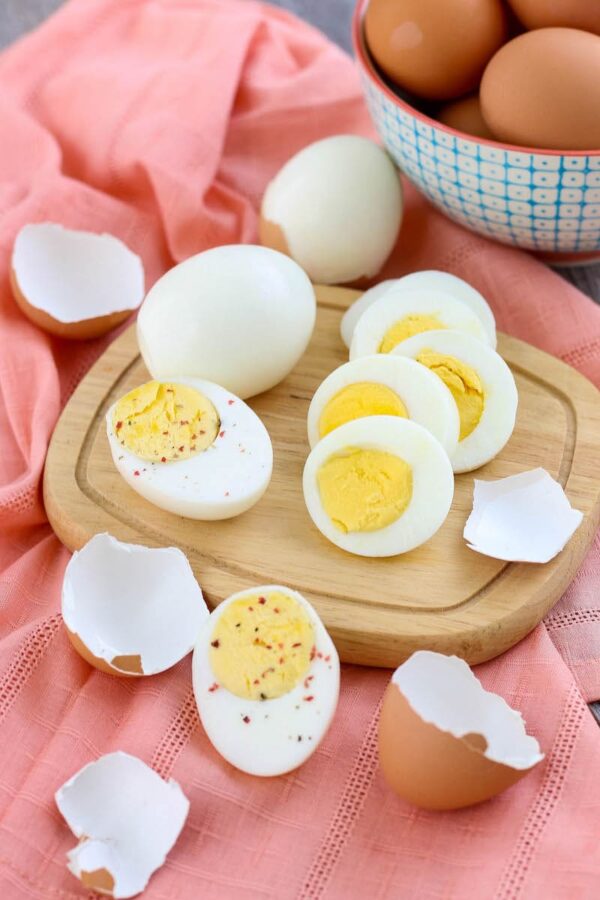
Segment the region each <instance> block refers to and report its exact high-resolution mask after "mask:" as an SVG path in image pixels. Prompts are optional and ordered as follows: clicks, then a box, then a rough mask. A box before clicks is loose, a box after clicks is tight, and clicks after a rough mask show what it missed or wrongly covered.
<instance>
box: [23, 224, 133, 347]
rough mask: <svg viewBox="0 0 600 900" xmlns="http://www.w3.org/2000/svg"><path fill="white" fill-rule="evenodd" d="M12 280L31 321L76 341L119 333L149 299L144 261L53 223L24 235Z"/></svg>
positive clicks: (113, 241) (109, 238) (117, 245)
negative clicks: (115, 329) (116, 329)
mask: <svg viewBox="0 0 600 900" xmlns="http://www.w3.org/2000/svg"><path fill="white" fill-rule="evenodd" d="M10 278H11V286H12V290H13V294H14V297H15V300H16V302H17V304H18V306H19V307H20V309H21V310H22V312H23V313H24V314H25V315H26V316H27V318H28V319H30V320H31V321H32V322H33V323H34V324H35V325H38V326H39V327H40V328H43V329H44V330H45V331H48V332H49V333H50V334H54V335H56V336H57V337H64V338H72V339H74V340H88V339H89V338H95V337H100V336H101V335H103V334H106V332H108V331H110V330H111V329H112V328H116V326H117V325H119V324H120V323H121V322H124V321H125V319H127V318H128V317H129V316H130V315H131V313H132V312H133V311H134V310H135V309H137V308H138V306H139V305H140V303H141V302H142V300H143V297H144V268H143V265H142V261H141V259H140V258H139V256H137V255H136V254H135V253H133V252H132V251H131V250H130V249H129V248H128V247H127V246H126V245H125V244H124V243H123V242H122V241H120V240H119V239H118V238H116V237H113V235H110V234H94V233H92V232H90V231H75V230H72V229H69V228H64V227H63V226H62V225H57V224H55V223H53V222H41V223H36V224H32V225H25V226H24V227H23V228H22V229H21V231H20V232H19V234H18V235H17V239H16V241H15V246H14V249H13V255H12V265H11V273H10Z"/></svg>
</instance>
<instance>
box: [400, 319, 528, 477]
mask: <svg viewBox="0 0 600 900" xmlns="http://www.w3.org/2000/svg"><path fill="white" fill-rule="evenodd" d="M394 353H397V354H400V355H401V356H408V357H410V358H411V359H416V361H417V362H420V363H421V364H422V365H424V366H427V368H428V369H430V370H431V371H432V372H434V373H435V374H436V375H437V376H438V377H439V378H441V380H442V381H443V382H444V384H446V386H447V387H448V388H449V389H450V391H451V393H452V396H453V397H454V400H455V401H456V405H457V407H458V414H459V417H460V435H459V441H458V446H457V448H456V450H455V451H454V453H453V454H452V456H451V462H452V467H453V469H454V471H455V472H469V471H471V469H477V468H479V466H482V465H483V464H484V463H486V462H489V460H490V459H493V457H494V456H496V454H497V453H499V452H500V450H501V449H502V448H503V447H504V445H505V444H506V442H507V441H508V439H509V438H510V436H511V434H512V432H513V428H514V427H515V418H516V415H517V404H518V394H517V386H516V384H515V379H514V377H513V374H512V372H511V371H510V369H509V368H508V366H507V365H506V363H505V362H504V360H503V359H502V357H501V356H500V355H499V354H498V353H496V351H495V350H492V348H491V347H487V346H486V345H485V344H482V343H481V341H477V340H475V338H473V337H471V336H470V335H468V334H462V333H461V332H459V331H429V332H426V333H424V334H417V335H414V336H413V337H411V338H409V339H408V340H406V341H403V342H402V343H401V344H398V346H397V347H396V348H395V349H394Z"/></svg>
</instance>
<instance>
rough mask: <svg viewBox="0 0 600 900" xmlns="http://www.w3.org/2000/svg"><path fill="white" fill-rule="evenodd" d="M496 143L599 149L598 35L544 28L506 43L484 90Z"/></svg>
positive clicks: (487, 117) (483, 107)
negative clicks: (497, 141) (498, 141)
mask: <svg viewBox="0 0 600 900" xmlns="http://www.w3.org/2000/svg"><path fill="white" fill-rule="evenodd" d="M480 98H481V111H482V114H483V117H484V119H485V121H486V123H487V125H488V127H489V128H490V130H491V131H492V132H493V134H495V135H496V137H497V139H498V140H500V141H504V142H506V143H509V144H517V145H519V146H525V147H534V148H540V149H549V150H598V149H600V114H599V111H600V37H598V36H597V35H594V34H589V33H588V32H585V31H577V30H575V29H574V28H541V29H539V30H537V31H529V32H526V33H525V34H521V35H519V36H518V37H516V38H514V40H512V41H509V42H508V44H505V45H504V47H502V48H501V49H500V50H499V51H498V53H496V55H495V56H494V57H493V58H492V59H491V60H490V62H489V64H488V66H487V67H486V70H485V72H484V73H483V78H482V81H481V88H480Z"/></svg>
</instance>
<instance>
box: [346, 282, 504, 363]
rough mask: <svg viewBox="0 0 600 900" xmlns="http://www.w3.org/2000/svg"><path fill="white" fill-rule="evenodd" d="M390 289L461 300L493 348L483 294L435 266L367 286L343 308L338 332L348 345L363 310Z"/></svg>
mask: <svg viewBox="0 0 600 900" xmlns="http://www.w3.org/2000/svg"><path fill="white" fill-rule="evenodd" d="M392 288H393V289H394V293H396V292H398V291H400V290H403V291H404V290H409V291H412V290H414V289H415V288H417V289H419V290H421V289H425V290H428V291H435V292H436V293H439V294H443V295H449V296H450V297H453V298H454V299H455V300H460V302H461V303H464V304H465V306H468V307H469V309H470V310H471V312H474V313H475V315H476V316H478V318H479V319H481V324H482V325H483V327H484V329H485V332H486V334H487V337H488V342H489V343H490V344H491V346H492V347H495V346H496V320H495V319H494V314H493V312H492V310H491V308H490V305H489V303H488V302H487V300H486V299H485V297H483V296H482V294H480V293H479V291H476V290H475V288H474V287H472V286H471V285H470V284H468V283H467V282H466V281H463V279H462V278H457V276H456V275H451V274H450V273H449V272H438V271H436V270H435V269H431V270H427V271H423V272H411V273H410V275H404V276H403V277H402V278H391V279H389V280H388V281H381V282H380V283H379V284H376V285H374V286H373V287H372V288H369V290H368V291H365V292H364V294H362V296H360V297H359V298H358V300H356V301H355V302H354V303H353V304H352V306H351V307H350V308H349V309H348V310H346V312H345V313H344V315H343V317H342V322H341V325H340V331H341V335H342V340H343V342H344V343H345V345H346V347H350V344H351V343H352V335H353V333H354V329H355V327H356V323H357V322H358V320H359V319H360V317H361V316H362V314H363V313H364V312H365V310H367V309H368V308H369V307H370V306H372V305H373V304H374V303H375V301H376V300H378V299H379V298H380V297H383V296H384V294H387V293H388V291H390V290H391V289H392Z"/></svg>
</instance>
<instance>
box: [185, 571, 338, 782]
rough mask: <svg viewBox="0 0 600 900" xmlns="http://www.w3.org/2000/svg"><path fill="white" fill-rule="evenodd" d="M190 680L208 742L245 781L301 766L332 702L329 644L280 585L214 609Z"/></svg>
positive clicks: (334, 681) (333, 665)
mask: <svg viewBox="0 0 600 900" xmlns="http://www.w3.org/2000/svg"><path fill="white" fill-rule="evenodd" d="M192 672H193V683H194V694H195V697H196V703H197V705H198V712H199V714H200V719H201V721H202V725H203V726H204V730H205V732H206V734H207V736H208V738H209V740H210V741H211V743H212V744H213V746H214V747H215V749H216V750H217V752H218V753H220V754H221V756H223V757H224V758H225V759H226V760H227V761H228V762H230V763H231V765H233V766H235V767H236V768H238V769H241V770H242V772H248V773H249V774H250V775H263V776H272V775H282V774H283V773H284V772H289V771H291V770H292V769H295V768H296V767H297V766H300V765H302V763H303V762H305V761H306V760H307V759H308V758H309V756H311V754H312V753H314V751H315V750H316V748H317V746H318V744H319V743H320V741H321V740H322V738H323V736H324V735H325V733H326V731H327V729H328V728H329V725H330V723H331V720H332V718H333V715H334V713H335V710H336V706H337V702H338V694H339V683H340V664H339V659H338V655H337V652H336V649H335V647H334V645H333V642H332V640H331V638H330V637H329V635H328V633H327V631H326V630H325V628H324V626H323V623H322V622H321V620H320V619H319V617H318V615H317V614H316V612H315V610H314V609H313V608H312V606H311V605H310V603H308V601H307V600H305V599H304V597H303V596H302V595H301V594H299V593H298V592H297V591H292V590H290V589H289V588H287V587H282V586H281V585H272V584H271V585H263V586H261V587H257V588H251V589H249V590H245V591H240V592H239V593H237V594H234V595H233V596H231V597H229V598H228V599H227V600H224V601H223V602H222V603H221V604H219V606H218V607H217V608H216V609H215V610H214V611H213V612H212V613H211V616H210V618H209V619H208V620H207V621H206V622H205V623H204V625H203V627H202V629H201V631H200V635H199V636H198V639H197V641H196V646H195V648H194V657H193V665H192Z"/></svg>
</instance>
